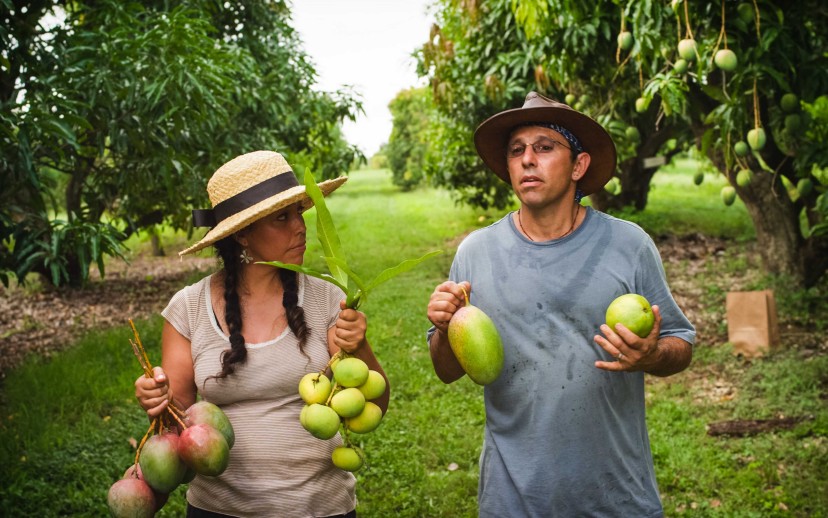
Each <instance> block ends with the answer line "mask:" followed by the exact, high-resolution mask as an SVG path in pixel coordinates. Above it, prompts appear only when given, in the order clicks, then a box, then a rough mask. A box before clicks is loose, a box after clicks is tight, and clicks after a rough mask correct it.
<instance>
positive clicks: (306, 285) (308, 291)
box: [298, 273, 345, 300]
mask: <svg viewBox="0 0 828 518" xmlns="http://www.w3.org/2000/svg"><path fill="white" fill-rule="evenodd" d="M298 275H299V278H298V284H299V290H300V292H301V296H302V298H304V297H307V296H310V297H313V298H325V299H330V298H335V299H336V300H341V299H343V298H345V293H344V292H343V291H342V290H341V289H340V288H339V286H337V285H336V284H333V283H331V282H328V281H325V280H322V279H319V278H317V277H311V276H310V275H305V274H304V273H300V274H298Z"/></svg>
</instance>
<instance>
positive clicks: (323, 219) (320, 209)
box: [305, 168, 348, 291]
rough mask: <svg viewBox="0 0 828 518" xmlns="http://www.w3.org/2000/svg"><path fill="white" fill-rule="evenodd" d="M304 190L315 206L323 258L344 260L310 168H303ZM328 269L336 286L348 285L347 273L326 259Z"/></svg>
mask: <svg viewBox="0 0 828 518" xmlns="http://www.w3.org/2000/svg"><path fill="white" fill-rule="evenodd" d="M305 192H307V193H308V196H310V199H311V200H313V204H314V205H315V206H316V233H317V237H318V239H319V242H320V243H321V244H322V250H323V251H324V252H325V260H326V261H328V258H331V257H333V258H336V259H340V260H342V261H343V262H344V261H345V255H344V254H343V253H342V244H341V243H340V242H339V235H337V233H336V227H335V226H334V222H333V218H332V217H331V213H330V211H329V210H328V206H327V205H326V204H325V196H324V195H323V194H322V191H321V190H320V189H319V186H318V185H316V180H314V178H313V174H311V172H310V168H308V169H306V170H305ZM328 269H330V270H331V275H333V277H334V278H335V279H336V280H337V281H338V286H340V287H341V286H347V285H348V274H346V273H345V271H344V270H342V268H340V267H339V266H338V265H337V264H335V263H333V262H331V261H328ZM343 289H344V288H343ZM346 291H347V290H346Z"/></svg>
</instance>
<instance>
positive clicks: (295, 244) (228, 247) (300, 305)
mask: <svg viewBox="0 0 828 518" xmlns="http://www.w3.org/2000/svg"><path fill="white" fill-rule="evenodd" d="M345 180H346V178H345V177H340V178H337V179H334V180H328V181H325V182H322V183H320V184H319V188H320V189H321V191H322V192H323V194H325V195H327V194H329V193H331V192H333V191H334V190H335V189H336V188H338V187H339V186H340V185H342V184H343V183H344V182H345ZM207 191H208V194H209V195H210V201H211V203H212V205H213V208H212V209H209V210H201V211H194V212H193V219H194V222H195V224H196V226H211V227H212V229H211V230H210V231H209V232H208V233H207V234H206V235H205V237H204V238H203V239H202V240H201V241H199V242H198V243H197V244H195V245H193V246H191V247H190V248H188V249H186V250H184V251H182V252H181V253H180V255H184V254H188V253H192V252H196V251H198V250H201V249H202V248H204V247H207V246H209V245H213V246H214V247H215V249H216V251H217V253H218V255H219V258H220V260H221V264H222V268H221V270H219V271H218V272H216V273H214V274H212V275H210V276H208V277H206V278H204V279H202V280H201V281H199V282H198V283H196V284H194V285H192V286H188V287H186V288H184V289H183V290H181V291H179V292H178V293H177V294H176V295H175V296H173V298H172V300H171V301H170V303H169V305H168V306H167V308H166V309H164V311H163V312H162V315H163V316H164V318H165V319H166V321H165V322H164V329H163V332H162V338H161V340H162V362H161V367H160V368H159V367H156V369H155V371H154V377H153V378H152V379H150V378H146V377H141V378H138V379H137V380H136V381H135V387H136V391H135V392H136V396H137V398H138V400H139V402H140V403H141V406H142V407H143V408H144V409H145V410H146V412H147V414H148V416H149V417H151V418H152V417H156V416H158V415H159V414H160V413H161V412H163V410H164V409H165V408H166V406H167V405H168V403H169V402H170V401H174V402H175V404H176V406H177V407H179V408H182V409H183V408H187V407H189V406H190V405H192V404H193V403H195V401H196V397H197V396H198V395H200V396H201V397H202V398H203V399H205V400H207V401H210V402H212V403H215V404H216V405H218V406H219V407H220V408H221V409H222V410H223V411H224V412H225V414H227V416H228V417H229V419H230V421H231V423H232V424H233V428H234V431H235V434H236V442H235V445H234V446H233V449H232V450H231V452H230V464H229V466H228V468H227V470H226V471H225V472H224V473H222V474H221V475H220V476H218V477H201V476H197V477H196V478H195V480H193V481H192V482H191V483H190V485H189V488H188V492H187V500H188V508H187V516H194V517H198V516H221V515H231V516H297V517H300V516H348V517H351V516H356V513H355V511H354V509H355V507H356V498H355V493H354V485H355V478H354V476H353V475H352V474H351V473H348V472H346V471H342V470H340V469H338V468H336V467H335V466H334V465H333V464H332V462H331V452H332V451H333V449H334V448H335V447H336V446H338V445H340V444H341V443H342V438H341V437H340V436H338V435H337V436H336V437H334V438H333V439H330V440H327V441H323V440H320V439H317V438H315V437H313V436H312V435H311V434H310V433H308V432H307V431H306V430H305V429H303V428H302V426H301V425H300V423H299V412H300V411H301V409H302V407H303V405H304V403H303V402H302V400H301V398H300V397H299V393H298V388H297V387H298V384H299V380H300V379H301V378H302V376H303V375H304V374H306V373H308V372H315V371H317V372H318V371H320V370H322V369H324V368H325V366H326V365H327V363H328V361H329V360H330V358H331V356H332V355H333V354H335V353H337V352H338V351H340V350H344V351H346V352H348V353H350V354H353V355H354V356H356V357H358V358H361V359H362V360H364V361H365V362H366V363H367V364H368V366H369V367H370V368H371V369H374V370H377V371H379V372H380V373H382V374H383V376H385V374H384V372H383V370H382V367H381V366H380V364H379V362H378V361H377V359H376V357H375V356H374V354H373V352H372V351H371V347H370V345H369V344H368V342H367V340H366V338H365V333H366V328H367V324H366V319H365V315H364V314H363V313H361V312H358V311H355V310H352V309H345V303H344V294H343V293H342V291H341V290H340V289H339V288H337V287H335V286H334V285H332V284H329V283H326V282H324V281H321V280H319V279H315V278H312V277H308V276H305V275H301V274H296V273H294V272H292V271H289V270H280V269H277V268H274V267H272V266H268V265H264V264H257V262H258V261H274V260H278V261H282V262H284V263H292V264H301V263H302V260H303V255H304V252H305V231H306V229H305V222H304V219H303V218H302V212H303V210H305V209H306V208H307V207H309V206H310V205H311V204H312V202H311V201H310V198H309V197H308V196H307V194H306V193H305V188H304V186H301V185H299V183H298V182H297V181H296V177H295V176H294V174H293V172H292V171H291V168H290V166H289V165H288V163H287V162H286V161H285V160H284V158H283V157H282V156H281V155H279V154H278V153H274V152H270V151H256V152H253V153H248V154H245V155H242V156H239V157H237V158H235V159H233V160H231V161H230V162H228V163H226V164H225V165H223V166H222V167H221V168H219V169H218V170H217V171H216V172H215V174H213V176H212V178H211V179H210V181H209V183H208V184H207ZM376 403H377V404H378V405H379V406H380V407H381V408H382V410H383V412H385V410H386V409H387V407H388V390H386V392H385V394H384V395H383V397H382V398H380V399H379V400H378V401H376ZM216 513H218V514H216Z"/></svg>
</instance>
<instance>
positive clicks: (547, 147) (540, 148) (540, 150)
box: [535, 144, 555, 153]
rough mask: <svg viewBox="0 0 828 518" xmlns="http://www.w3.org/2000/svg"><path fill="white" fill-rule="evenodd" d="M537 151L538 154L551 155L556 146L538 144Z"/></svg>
mask: <svg viewBox="0 0 828 518" xmlns="http://www.w3.org/2000/svg"><path fill="white" fill-rule="evenodd" d="M535 149H536V150H537V152H538V153H551V152H552V150H553V149H555V144H538V146H537V147H536V148H535Z"/></svg>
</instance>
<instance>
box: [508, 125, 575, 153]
mask: <svg viewBox="0 0 828 518" xmlns="http://www.w3.org/2000/svg"><path fill="white" fill-rule="evenodd" d="M521 126H540V127H542V128H549V129H551V130H553V131H557V132H558V133H560V134H561V135H563V138H565V139H566V141H567V142H569V145H570V146H572V150H573V151H575V154H578V153H583V152H584V147H583V146H582V145H581V141H580V140H578V137H576V136H575V135H574V134H573V133H572V132H571V131H569V130H568V129H566V128H564V127H563V126H559V125H557V124H551V123H549V122H527V123H526V124H521Z"/></svg>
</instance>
